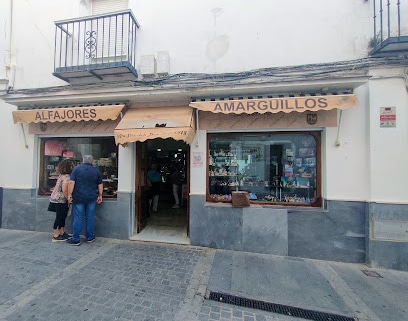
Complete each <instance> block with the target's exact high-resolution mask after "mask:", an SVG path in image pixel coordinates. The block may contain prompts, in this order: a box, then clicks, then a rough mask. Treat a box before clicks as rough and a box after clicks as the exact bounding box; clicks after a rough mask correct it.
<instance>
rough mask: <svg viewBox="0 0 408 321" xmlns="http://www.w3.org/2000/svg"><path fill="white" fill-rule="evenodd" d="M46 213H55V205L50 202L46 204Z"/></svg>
mask: <svg viewBox="0 0 408 321" xmlns="http://www.w3.org/2000/svg"><path fill="white" fill-rule="evenodd" d="M47 211H50V212H56V211H57V207H56V206H55V203H52V202H50V204H48V209H47Z"/></svg>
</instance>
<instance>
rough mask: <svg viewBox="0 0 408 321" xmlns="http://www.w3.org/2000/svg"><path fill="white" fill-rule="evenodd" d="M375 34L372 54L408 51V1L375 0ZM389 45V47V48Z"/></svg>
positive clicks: (372, 42)
mask: <svg viewBox="0 0 408 321" xmlns="http://www.w3.org/2000/svg"><path fill="white" fill-rule="evenodd" d="M373 8H374V15H373V20H374V24H373V26H374V35H373V38H372V39H371V42H370V47H371V48H373V50H372V52H371V54H376V53H384V52H388V53H401V52H406V51H407V45H406V43H407V42H408V3H407V1H401V0H373ZM387 47H388V48H387Z"/></svg>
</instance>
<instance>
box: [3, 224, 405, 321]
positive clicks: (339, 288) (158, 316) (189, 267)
mask: <svg viewBox="0 0 408 321" xmlns="http://www.w3.org/2000/svg"><path fill="white" fill-rule="evenodd" d="M363 270H368V271H370V272H371V273H369V274H370V275H371V276H368V275H366V274H364V273H363ZM372 272H377V273H378V274H379V275H380V276H381V277H375V276H376V275H375V274H374V273H372ZM213 294H221V296H223V297H224V298H225V297H226V296H228V295H229V296H231V298H239V299H240V300H241V299H242V300H244V302H247V301H248V300H250V302H264V303H267V302H271V303H274V304H277V305H280V306H290V307H294V308H301V309H305V310H307V311H320V312H323V313H330V314H336V315H339V316H345V317H352V318H356V320H370V321H378V320H381V321H397V320H398V321H402V320H408V308H407V306H408V295H407V294H408V272H401V271H392V270H378V269H376V270H375V271H374V270H373V269H370V268H368V267H367V266H364V265H356V264H341V263H333V262H324V261H314V260H303V259H294V258H287V257H278V256H271V255H262V254H253V253H243V252H232V251H223V250H214V249H208V248H200V247H192V246H181V245H171V244H159V243H144V242H137V241H121V240H114V239H106V238H97V240H96V241H95V242H94V243H91V244H87V243H85V242H82V244H81V246H69V245H67V244H65V243H63V242H59V243H52V242H51V233H38V232H27V231H14V230H4V229H0V321H17V320H24V321H26V320H33V321H37V320H55V321H58V320H61V321H63V320H64V321H65V320H75V321H82V320H83V321H85V320H86V321H89V320H95V321H96V320H97V321H104V320H109V321H111V320H120V321H130V320H135V321H142V320H143V321H172V320H174V321H204V320H211V321H215V320H220V321H261V320H262V321H278V320H279V321H294V320H304V319H303V318H297V317H293V316H287V315H282V314H277V313H272V312H268V311H265V309H263V310H262V309H253V308H248V307H243V306H237V305H232V304H227V303H224V301H225V299H224V301H223V302H219V297H218V301H216V300H210V299H208V297H209V296H210V295H213ZM212 297H213V296H212ZM245 299H248V300H245ZM254 300H256V301H254ZM240 302H241V301H240ZM262 306H263V305H262ZM327 320H329V319H327Z"/></svg>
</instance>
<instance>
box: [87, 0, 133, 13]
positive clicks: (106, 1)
mask: <svg viewBox="0 0 408 321" xmlns="http://www.w3.org/2000/svg"><path fill="white" fill-rule="evenodd" d="M126 9H128V0H93V1H92V15H98V14H104V13H108V12H115V11H120V10H126Z"/></svg>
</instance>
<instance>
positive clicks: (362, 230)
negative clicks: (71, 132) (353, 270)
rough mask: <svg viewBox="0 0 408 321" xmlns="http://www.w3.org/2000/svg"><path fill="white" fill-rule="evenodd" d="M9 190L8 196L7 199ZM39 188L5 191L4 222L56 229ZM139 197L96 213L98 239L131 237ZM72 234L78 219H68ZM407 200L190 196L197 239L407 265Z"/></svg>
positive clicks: (122, 198)
mask: <svg viewBox="0 0 408 321" xmlns="http://www.w3.org/2000/svg"><path fill="white" fill-rule="evenodd" d="M1 196H2V197H1ZM48 202H49V201H48V198H46V197H38V196H37V191H36V190H34V189H27V190H21V189H5V188H2V189H0V205H1V206H0V214H1V215H0V219H1V221H0V222H1V223H0V224H1V225H0V226H1V227H2V228H6V229H16V230H29V231H39V232H48V231H49V232H50V234H51V233H52V227H53V222H54V219H55V214H54V213H52V212H48V211H47V206H48ZM132 205H133V198H132V194H130V193H118V198H117V199H116V200H104V202H103V203H102V204H100V205H97V207H96V211H95V233H96V235H97V237H98V236H99V237H110V238H117V239H128V238H129V237H130V236H131V233H132V230H133V229H132V226H133V224H134V222H133V211H132ZM66 229H67V231H68V232H72V217H69V218H68V219H67V221H66ZM407 231H408V205H400V204H377V203H366V202H347V201H326V202H325V206H324V209H320V208H319V209H316V208H310V209H309V208H308V209H298V208H290V207H288V208H283V207H282V208H275V207H266V206H265V207H264V206H259V205H251V206H250V207H244V208H237V207H232V206H231V205H230V204H215V203H206V201H205V196H201V195H200V196H191V197H190V243H191V245H196V246H205V247H212V248H217V249H226V250H234V251H248V252H255V253H266V254H274V255H282V256H293V257H302V258H311V259H319V260H329V261H339V262H349V263H367V264H368V265H370V266H372V267H382V268H389V269H395V270H403V271H408V235H407V234H408V232H407Z"/></svg>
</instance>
